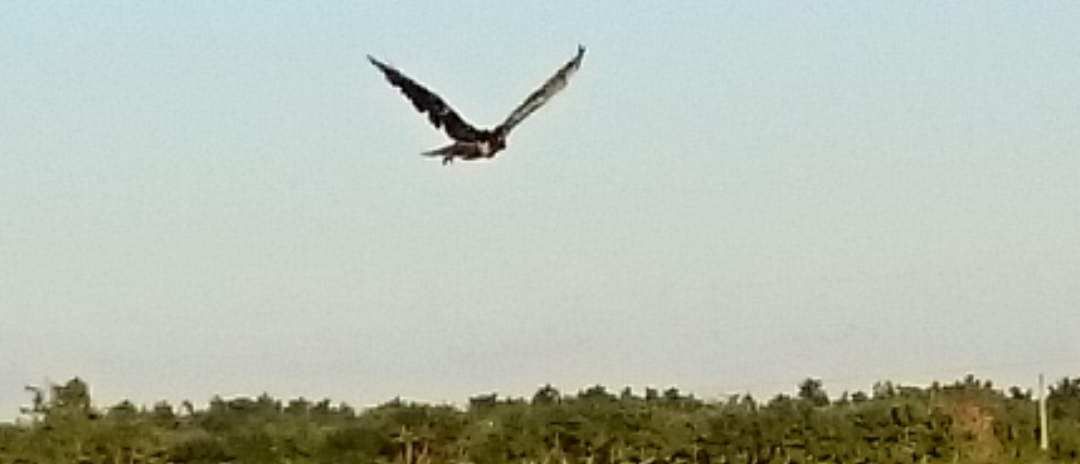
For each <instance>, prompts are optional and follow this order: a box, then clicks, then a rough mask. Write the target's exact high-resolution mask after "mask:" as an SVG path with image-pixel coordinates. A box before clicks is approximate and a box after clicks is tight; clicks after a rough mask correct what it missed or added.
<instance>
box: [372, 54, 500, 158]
mask: <svg viewBox="0 0 1080 464" xmlns="http://www.w3.org/2000/svg"><path fill="white" fill-rule="evenodd" d="M368 61H371V64H373V65H375V67H376V68H378V69H379V71H382V73H383V75H384V76H386V80H387V81H389V82H390V84H391V85H393V86H394V87H397V88H398V89H399V90H401V93H402V94H404V95H405V96H406V97H407V98H408V99H409V101H410V102H412V104H413V107H415V108H416V111H419V112H421V113H427V116H428V121H431V124H432V125H434V126H435V128H436V129H438V128H443V129H444V130H445V131H446V135H449V136H450V138H452V139H454V140H457V141H459V142H472V141H475V140H476V138H477V136H478V134H479V130H477V129H476V128H475V127H473V126H472V125H470V124H469V123H467V122H465V120H464V119H462V118H461V116H459V115H458V114H457V112H456V111H454V109H453V108H451V107H450V105H448V104H447V103H446V102H445V101H443V99H442V98H439V96H438V95H436V94H435V93H434V92H432V91H430V90H428V89H426V88H424V86H422V85H420V84H418V83H416V81H414V80H412V79H410V78H409V77H408V76H406V75H404V74H402V73H401V71H398V70H397V69H395V68H394V67H393V66H390V65H388V64H386V63H383V62H381V61H379V60H377V59H375V58H374V57H372V56H371V55H368Z"/></svg>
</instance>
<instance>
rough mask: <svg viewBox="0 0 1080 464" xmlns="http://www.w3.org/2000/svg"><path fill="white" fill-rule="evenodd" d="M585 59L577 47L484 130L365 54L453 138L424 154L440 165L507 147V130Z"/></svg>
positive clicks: (555, 90)
mask: <svg viewBox="0 0 1080 464" xmlns="http://www.w3.org/2000/svg"><path fill="white" fill-rule="evenodd" d="M584 58H585V47H582V46H578V51H577V54H576V55H574V58H572V59H571V60H570V61H568V62H567V63H566V64H565V65H563V67H562V68H560V69H559V70H558V72H556V73H555V75H554V76H551V78H549V79H548V80H547V82H545V83H544V85H542V86H540V88H538V89H536V91H534V92H533V93H532V94H530V95H529V97H528V98H526V99H525V101H524V102H522V103H521V105H519V106H518V107H517V108H515V109H514V111H513V112H511V113H510V115H509V116H507V117H506V120H505V121H503V122H502V124H499V125H498V126H496V127H495V128H494V129H490V130H487V129H477V128H476V127H474V126H473V125H472V124H469V123H468V122H466V121H465V120H464V119H462V117H461V115H459V114H458V113H457V112H456V111H454V109H453V108H451V107H450V105H449V104H447V103H446V102H445V101H444V100H443V99H442V98H440V97H439V96H438V95H436V94H435V93H434V92H432V91H431V90H428V89H427V88H425V87H424V86H423V85H420V84H418V83H417V82H416V81H414V80H412V79H410V78H409V77H408V76H406V75H404V74H402V73H401V71H398V70H397V69H395V68H394V67H392V66H390V65H387V64H385V63H383V62H381V61H379V60H377V59H375V58H374V57H372V56H371V55H368V60H369V61H371V64H373V65H375V67H376V68H378V69H379V71H382V73H383V75H384V76H386V80H387V81H388V82H390V84H391V85H393V86H394V87H397V88H398V89H399V90H401V93H402V94H404V95H405V97H406V98H408V99H409V101H410V102H412V104H413V107H415V108H416V111H419V112H421V113H427V117H428V121H431V124H432V125H434V126H435V128H436V129H439V128H441V129H443V130H444V131H446V135H448V136H450V138H451V139H453V140H454V143H452V144H450V145H447V146H445V147H442V148H439V149H435V150H431V151H428V152H424V153H423V154H424V155H426V156H433V157H441V158H442V159H443V164H450V163H452V162H453V161H454V158H460V159H463V160H475V159H481V158H491V157H494V156H495V154H496V153H498V152H500V151H502V150H503V149H504V148H506V138H507V136H509V135H510V131H512V130H513V129H514V127H516V126H517V125H518V124H520V123H521V121H524V120H525V118H527V117H528V116H529V115H530V114H532V113H533V112H534V111H536V110H537V109H539V108H540V107H541V106H544V104H545V103H547V102H548V101H549V100H550V99H551V97H553V96H554V95H555V94H557V93H559V91H560V90H562V89H563V88H565V87H566V84H567V82H568V81H569V80H570V76H572V75H573V74H574V72H576V71H577V70H578V68H580V67H581V61H582V60H583V59H584Z"/></svg>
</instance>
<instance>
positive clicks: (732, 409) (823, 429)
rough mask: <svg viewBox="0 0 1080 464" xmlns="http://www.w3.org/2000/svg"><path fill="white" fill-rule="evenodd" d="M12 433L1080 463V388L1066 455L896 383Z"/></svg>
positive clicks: (366, 448)
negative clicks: (705, 397) (841, 389)
mask: <svg viewBox="0 0 1080 464" xmlns="http://www.w3.org/2000/svg"><path fill="white" fill-rule="evenodd" d="M27 397H28V399H27V403H28V405H27V406H26V407H25V408H24V409H23V410H22V411H21V413H22V415H21V417H20V419H19V420H17V421H15V422H12V423H6V424H4V423H0V464H13V463H41V464H54V463H95V464H96V463H100V464H130V463H215V464H216V463H225V462H231V463H250V464H275V463H283V464H284V463H293V464H304V463H335V464H347V463H358V464H360V463H363V464H372V463H387V464H389V463H402V464H439V463H459V464H465V463H475V464H503V463H515V464H519V463H520V464H610V463H656V464H660V463H694V464H719V463H723V464H798V463H819V462H832V463H867V464H869V463H913V464H914V463H956V462H965V463H969V462H995V463H1000V462H1017V463H1019V462H1032V461H1051V460H1053V461H1060V462H1077V461H1078V460H1080V378H1074V379H1070V378H1065V379H1062V380H1060V381H1059V382H1056V383H1055V384H1054V385H1052V386H1051V388H1050V395H1049V400H1048V401H1049V411H1050V414H1049V417H1050V430H1051V431H1052V433H1051V436H1052V440H1051V448H1050V450H1049V452H1047V453H1043V452H1041V451H1040V450H1039V448H1038V438H1037V437H1038V419H1037V407H1036V406H1037V404H1036V401H1035V400H1034V399H1033V398H1032V395H1031V393H1030V392H1028V391H1022V390H1020V389H1018V388H1015V387H1014V388H1010V389H1008V390H1000V389H996V388H994V387H993V385H992V384H991V383H990V382H988V381H981V380H978V379H975V378H973V377H968V378H966V379H963V380H960V381H957V382H955V383H951V384H947V385H941V384H934V385H932V386H930V387H928V388H916V387H908V386H900V385H894V384H892V383H890V382H881V383H878V384H876V385H875V386H874V388H873V391H871V392H869V393H863V392H857V393H851V394H848V393H845V394H843V395H841V396H839V398H836V399H830V397H829V395H827V394H826V392H825V390H824V387H823V385H822V384H821V382H820V381H817V380H814V379H808V380H806V381H804V382H802V383H801V384H800V385H799V386H798V390H797V392H796V393H795V394H794V395H783V394H782V395H778V396H776V397H774V398H772V399H769V400H767V401H758V400H755V399H753V398H751V397H749V396H736V397H732V398H729V399H727V400H724V401H715V402H714V401H708V402H706V401H701V400H698V399H695V398H694V397H692V396H689V395H686V394H684V393H682V392H680V391H679V390H677V389H674V388H672V389H668V390H665V391H657V390H653V389H647V390H645V391H644V392H642V393H641V394H638V393H637V392H634V391H631V390H630V389H624V390H622V391H620V392H612V391H609V390H607V389H606V388H604V387H602V386H595V387H591V388H587V389H585V390H582V391H580V392H578V393H576V394H564V393H562V392H560V391H559V390H557V389H555V388H554V387H551V386H544V387H542V388H540V389H539V390H538V391H537V392H536V393H535V394H534V395H533V396H532V397H531V398H522V399H511V398H500V397H497V396H496V395H482V396H477V397H474V398H472V399H470V400H469V404H468V406H467V407H466V408H464V409H461V408H455V407H451V406H447V405H432V404H418V403H409V402H404V401H400V400H393V401H390V402H387V403H385V404H382V405H380V406H378V407H374V408H371V409H367V410H363V411H357V410H355V409H353V408H351V407H349V406H347V405H345V404H341V403H332V402H330V401H329V400H323V401H316V402H312V401H308V400H305V399H294V400H288V401H282V400H278V399H275V398H271V397H269V396H266V395H263V396H260V397H257V398H233V399H222V398H214V399H212V400H211V401H210V403H209V405H208V406H207V407H206V408H205V409H196V408H194V407H193V406H192V405H191V403H188V402H184V403H182V404H180V405H171V404H168V403H164V402H162V403H158V404H155V405H153V406H150V407H143V406H136V405H134V404H131V403H130V402H127V401H124V402H121V403H119V404H116V405H114V406H110V407H98V406H95V405H94V404H93V402H92V401H91V397H90V388H89V386H88V385H87V384H86V383H85V382H83V381H81V380H79V379H73V380H71V381H69V382H67V383H65V384H62V385H50V386H45V387H28V388H27Z"/></svg>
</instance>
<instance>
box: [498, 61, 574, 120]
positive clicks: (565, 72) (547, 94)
mask: <svg viewBox="0 0 1080 464" xmlns="http://www.w3.org/2000/svg"><path fill="white" fill-rule="evenodd" d="M584 58H585V47H583V46H580V45H579V46H578V51H577V55H574V58H572V59H571V60H570V61H568V62H567V63H566V64H565V65H563V67H562V68H560V69H559V71H558V72H556V73H555V75H554V76H551V78H549V79H548V80H547V82H545V83H544V85H542V86H541V87H540V88H539V89H536V91H534V92H533V93H532V94H531V95H529V98H526V99H525V101H524V102H522V103H521V105H519V106H518V107H517V108H516V109H514V112H512V113H510V116H507V118H506V121H503V123H502V124H500V125H499V128H498V130H499V131H500V132H502V133H503V134H508V133H510V131H511V130H513V128H514V127H515V126H517V125H518V124H520V123H521V121H524V120H525V118H527V117H529V115H530V114H532V113H533V112H534V111H536V110H538V109H540V107H541V106H544V104H545V103H547V102H548V100H550V99H551V97H553V96H555V94H557V93H559V91H560V90H562V89H564V88H565V87H566V84H567V83H568V82H569V81H570V76H573V75H574V73H575V72H577V70H578V68H580V67H581V61H582V60H583V59H584Z"/></svg>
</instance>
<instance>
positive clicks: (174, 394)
mask: <svg viewBox="0 0 1080 464" xmlns="http://www.w3.org/2000/svg"><path fill="white" fill-rule="evenodd" d="M1078 24H1080V3H1077V2H1064V1H1045V2H1015V1H1000V2H998V1H985V0H978V1H956V2H929V1H925V2H924V1H910V2H856V1H814V2H789V1H760V0H754V1H742V2H725V1H685V2H666V3H665V2H653V1H650V2H645V1H625V0H611V1H601V0H598V1H593V2H588V3H581V2H576V1H546V2H529V3H525V2H519V3H511V2H504V1H490V2H487V1H454V2H449V1H448V2H429V1H392V2H391V1H387V2H356V1H340V2H333V1H325V2H285V1H281V2H263V1H229V2H221V1H185V2H164V1H142V0H139V1H135V0H132V1H97V2H81V1H71V2H55V1H44V0H7V1H5V2H3V3H2V4H0V417H10V416H12V415H14V414H15V413H16V410H17V407H18V405H19V404H22V403H25V402H26V400H27V399H28V397H27V396H26V395H24V394H23V392H22V386H23V385H26V384H40V383H42V382H46V381H63V380H66V379H68V378H70V377H73V376H76V375H77V376H81V377H83V378H85V379H86V380H87V381H89V382H90V384H91V387H93V388H94V393H95V396H96V398H97V399H98V401H99V402H100V403H103V404H111V403H112V402H115V401H119V400H120V399H123V398H130V399H133V400H135V401H137V402H142V403H150V402H153V401H155V400H158V399H167V400H170V401H173V402H179V401H181V400H184V399H191V400H194V401H196V402H197V403H200V402H204V401H206V400H207V399H209V398H210V397H211V396H212V395H214V394H221V395H225V396H232V395H257V394H259V393H261V392H263V391H266V392H269V393H270V394H272V395H275V396H281V397H296V396H304V397H308V398H322V397H330V398H332V399H335V400H344V401H347V402H350V403H352V404H356V405H361V406H362V405H370V404H374V403H378V402H381V401H384V400H386V399H389V398H391V397H393V396H395V395H401V396H403V397H405V398H409V399H417V400H425V401H464V400H465V399H466V398H467V397H468V396H470V395H473V394H479V393H485V392H499V393H502V394H508V395H530V394H531V393H532V392H533V391H535V389H536V388H537V387H538V386H540V385H542V384H545V383H548V382H550V383H553V384H555V385H556V386H558V387H560V388H562V389H564V390H569V391H576V390H578V389H580V388H582V387H585V386H587V385H590V384H594V383H601V384H604V385H607V386H609V387H612V388H620V387H622V386H624V385H632V386H634V387H637V388H641V387H644V386H647V385H654V386H659V387H667V386H670V385H675V386H678V387H681V388H683V389H686V390H689V391H691V392H693V393H696V394H698V395H699V396H702V397H716V396H718V395H720V394H722V393H727V392H732V391H739V390H744V389H750V390H753V391H760V392H764V393H776V392H780V391H792V390H793V389H794V385H795V384H796V383H797V382H798V381H799V380H801V379H803V378H805V377H807V376H817V377H820V378H822V379H824V382H825V387H826V388H827V389H829V390H830V391H832V392H834V393H836V392H837V391H838V390H839V389H841V388H848V387H857V388H869V387H870V385H871V384H872V383H873V381H874V380H877V379H886V378H888V379H893V380H898V381H905V382H926V381H929V380H932V379H943V380H949V379H955V378H958V377H960V376H962V375H964V374H965V373H966V372H967V371H969V370H970V371H973V372H974V373H976V374H977V375H980V376H984V377H988V378H990V379H993V380H996V381H998V382H999V383H1006V384H1014V383H1015V384H1022V385H1024V386H1031V385H1033V382H1034V378H1035V375H1036V374H1037V373H1038V372H1047V374H1049V375H1050V376H1051V377H1061V376H1065V375H1076V374H1078V373H1080V337H1078V336H1077V334H1078V333H1080V332H1078V330H1080V59H1078V57H1080V27H1077V25H1078ZM579 43H582V44H584V45H586V46H587V47H588V50H589V51H588V54H587V56H586V58H585V62H584V65H583V67H582V69H581V71H580V72H579V73H578V74H577V75H576V76H575V79H574V80H573V81H572V82H571V84H570V86H569V87H568V88H567V90H566V91H565V92H564V93H562V94H560V95H559V96H558V97H557V98H556V99H555V100H553V101H552V103H551V104H550V105H549V106H547V107H545V108H543V109H542V110H540V111H539V112H537V113H536V114H535V115H534V116H533V117H532V118H531V119H529V120H528V121H526V122H525V123H524V124H523V125H521V126H520V127H519V128H518V130H517V131H516V132H515V133H514V136H513V137H512V138H511V140H510V148H509V150H508V151H506V152H505V153H504V154H502V155H501V156H500V157H499V158H497V159H496V160H495V161H493V162H483V163H462V164H455V165H453V166H451V167H443V166H441V165H440V164H439V162H438V161H437V160H431V159H425V158H422V157H420V156H418V155H417V153H419V152H420V151H423V150H427V149H431V148H434V147H437V146H440V145H442V144H443V143H444V142H445V137H444V136H443V135H442V134H440V133H438V132H437V131H435V130H433V129H432V128H431V127H430V126H428V125H427V123H426V121H425V120H424V119H423V118H422V117H420V116H418V115H416V114H415V113H414V112H413V110H412V108H411V106H410V105H409V104H408V103H406V101H405V100H403V99H402V98H401V96H400V95H399V94H398V93H397V92H396V91H395V90H393V89H391V88H390V87H389V86H388V85H387V84H386V83H385V82H384V81H383V80H382V78H381V76H380V75H379V74H378V73H377V72H376V71H375V69H373V68H372V67H371V66H370V65H369V64H368V63H367V61H366V60H365V55H366V54H369V53H370V54H373V55H375V56H377V57H379V58H381V59H383V60H385V61H387V62H389V63H392V64H394V65H396V66H398V67H400V68H401V69H402V70H404V71H405V72H406V73H408V74H410V75H412V76H414V77H416V78H417V79H418V80H419V81H421V82H424V83H426V84H428V85H430V86H431V87H432V88H434V89H435V90H437V91H439V92H440V93H442V94H443V96H445V97H446V98H447V100H449V101H450V102H451V104H453V105H454V106H456V107H457V108H458V109H459V110H460V111H461V112H462V113H463V114H464V115H465V117H466V118H467V119H469V120H470V121H472V122H474V123H476V124H478V125H488V124H493V123H496V122H498V121H500V120H502V118H503V117H504V116H505V115H506V114H507V113H508V112H509V111H510V109H512V108H513V107H514V106H515V105H517V103H518V102H520V101H521V99H523V98H524V97H525V96H526V95H527V94H528V92H530V91H531V90H533V89H534V88H535V87H536V86H538V85H539V84H540V83H542V82H543V80H544V79H546V78H547V77H548V76H549V75H550V74H551V73H552V72H553V71H554V70H555V69H556V68H557V67H558V66H560V65H561V64H562V63H564V62H565V61H566V60H567V59H569V58H570V57H571V56H572V55H573V53H574V51H575V48H576V47H577V45H578V44H579Z"/></svg>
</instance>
